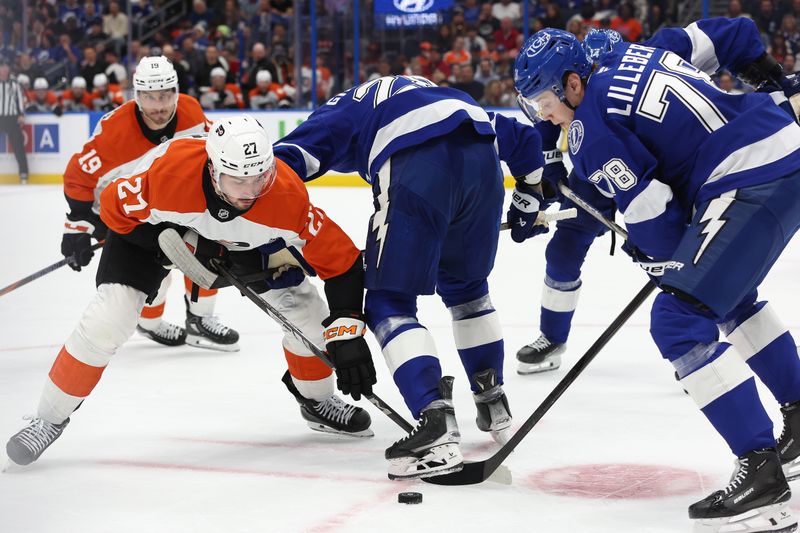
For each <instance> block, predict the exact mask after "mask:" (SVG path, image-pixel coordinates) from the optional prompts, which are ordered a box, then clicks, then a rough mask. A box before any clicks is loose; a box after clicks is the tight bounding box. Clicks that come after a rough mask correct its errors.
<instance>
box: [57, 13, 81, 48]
mask: <svg viewBox="0 0 800 533" xmlns="http://www.w3.org/2000/svg"><path fill="white" fill-rule="evenodd" d="M62 33H66V34H67V35H69V39H70V41H72V42H73V43H79V42H81V41H82V40H83V36H84V31H83V29H82V28H81V27H80V23H79V22H78V17H76V16H75V14H74V13H72V12H71V11H70V12H68V13H67V14H66V15H65V18H64V28H63V30H62Z"/></svg>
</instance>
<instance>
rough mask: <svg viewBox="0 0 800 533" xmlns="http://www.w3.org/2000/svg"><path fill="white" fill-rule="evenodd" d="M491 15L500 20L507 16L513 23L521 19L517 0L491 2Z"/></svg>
mask: <svg viewBox="0 0 800 533" xmlns="http://www.w3.org/2000/svg"><path fill="white" fill-rule="evenodd" d="M492 16H493V17H494V18H496V19H497V20H500V21H502V20H503V19H505V18H509V19H511V22H512V23H513V24H517V23H519V21H520V20H522V10H521V9H520V7H519V3H517V2H512V1H511V0H500V1H499V2H495V3H493V4H492Z"/></svg>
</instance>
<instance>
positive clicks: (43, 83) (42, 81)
mask: <svg viewBox="0 0 800 533" xmlns="http://www.w3.org/2000/svg"><path fill="white" fill-rule="evenodd" d="M49 88H50V84H49V83H47V79H46V78H36V79H35V80H33V89H34V90H46V89H49Z"/></svg>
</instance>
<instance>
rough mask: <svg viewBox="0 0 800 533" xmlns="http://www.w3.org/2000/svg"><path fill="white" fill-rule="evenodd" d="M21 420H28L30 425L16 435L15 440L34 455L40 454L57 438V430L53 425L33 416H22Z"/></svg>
mask: <svg viewBox="0 0 800 533" xmlns="http://www.w3.org/2000/svg"><path fill="white" fill-rule="evenodd" d="M22 419H23V420H30V421H31V423H30V424H28V427H26V428H25V429H23V430H22V431H20V432H19V433H18V434H17V440H18V441H19V442H21V443H22V444H24V445H25V447H26V448H28V449H29V450H30V451H31V452H32V453H33V454H34V455H38V454H39V453H41V452H42V450H44V449H45V448H46V447H47V445H48V444H50V443H51V442H53V441H54V440H55V439H56V438H58V434H59V428H58V427H57V426H56V425H55V424H51V423H50V422H47V421H46V420H43V419H41V418H36V417H34V416H33V415H28V416H24V417H22Z"/></svg>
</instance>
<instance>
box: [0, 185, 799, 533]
mask: <svg viewBox="0 0 800 533" xmlns="http://www.w3.org/2000/svg"><path fill="white" fill-rule="evenodd" d="M311 195H312V199H313V201H314V202H315V203H316V204H317V205H319V206H320V207H322V208H323V209H325V210H326V211H327V213H328V214H329V215H330V216H331V217H333V218H334V219H335V220H336V221H337V222H338V223H339V224H340V225H341V226H342V227H344V228H345V229H346V230H347V231H348V232H349V233H350V234H351V235H352V237H353V239H354V241H355V242H356V244H358V245H363V242H364V235H365V231H366V222H367V219H368V217H369V214H370V210H371V197H370V192H369V190H368V189H367V188H357V189H343V188H315V189H312V191H311ZM65 209H66V205H65V202H64V199H63V196H62V193H61V189H60V188H59V187H56V186H32V187H16V186H6V187H2V188H0V244H1V245H2V252H0V285H2V286H5V285H7V284H9V283H11V282H12V281H15V280H17V279H19V278H22V277H24V276H26V275H28V274H30V273H31V272H34V271H36V270H38V269H40V268H42V267H44V266H46V265H48V264H50V263H52V262H54V261H56V260H58V259H60V257H61V256H60V254H59V243H60V239H61V226H62V223H63V216H64V211H65ZM547 239H548V236H542V237H541V238H536V239H534V240H532V241H528V242H526V243H525V244H522V245H518V244H515V243H513V242H512V241H511V239H510V238H509V236H508V235H507V234H504V235H502V238H501V243H500V250H499V253H498V257H497V264H496V267H495V270H494V273H493V274H492V277H491V279H490V283H491V291H492V293H491V294H492V300H493V302H494V304H495V306H496V308H497V310H498V311H499V313H500V317H501V321H502V324H503V328H504V333H505V341H506V363H505V377H506V391H507V393H508V395H509V398H510V401H511V407H512V411H513V413H514V415H515V416H516V422H517V424H520V423H521V422H522V421H523V420H524V419H525V418H526V417H527V416H529V415H530V414H531V413H532V412H533V410H534V409H535V408H536V406H538V405H539V403H540V402H541V400H542V399H544V397H545V396H546V395H547V394H548V393H549V392H550V391H551V390H552V388H553V387H554V386H555V385H556V383H557V382H558V381H559V380H560V379H561V378H562V377H563V376H564V375H565V373H566V371H567V369H568V368H569V366H571V365H572V364H573V363H574V362H575V361H576V360H577V359H578V358H579V357H580V356H581V355H582V354H583V353H584V352H585V350H586V349H587V348H588V347H589V346H590V345H591V343H592V342H593V341H594V340H595V339H596V338H597V337H598V336H599V335H600V333H601V332H602V331H603V329H604V328H605V327H606V326H607V325H608V324H609V323H610V322H611V321H612V319H613V318H614V317H615V316H616V315H617V314H618V313H619V312H620V311H621V310H622V309H623V308H624V307H625V305H626V304H627V303H628V302H629V301H630V300H631V298H632V297H633V295H634V294H635V293H636V292H637V291H638V290H639V288H641V286H642V285H643V284H644V283H645V281H646V278H645V276H644V274H643V273H641V272H640V271H639V270H638V268H637V267H635V266H634V265H632V264H631V263H630V262H629V261H628V260H627V257H626V256H624V254H622V253H620V252H619V251H618V252H617V254H616V255H615V256H614V257H610V256H609V255H608V248H609V239H608V237H604V238H602V239H600V240H598V242H597V243H596V244H595V246H594V247H593V248H592V250H591V251H590V253H589V257H588V260H587V265H586V268H585V269H584V272H583V280H584V286H583V291H582V294H581V302H580V304H579V307H578V310H577V312H576V314H575V320H574V329H573V333H572V337H571V338H570V342H569V349H568V351H567V354H566V355H565V357H564V366H563V367H562V368H561V369H559V370H558V371H556V372H550V373H546V374H540V375H533V376H519V375H517V374H516V371H515V370H516V364H515V359H514V354H515V352H516V350H517V349H518V348H519V347H520V346H522V345H523V344H525V343H528V342H531V341H532V340H533V339H534V338H535V337H536V335H537V333H538V329H537V323H538V309H539V307H538V300H539V294H540V290H541V284H542V279H543V277H544V273H543V272H544V248H545V244H546V242H547ZM408 260H409V261H413V260H414V255H413V250H409V254H408ZM798 262H800V249H799V248H798V246H797V244H796V242H795V243H793V244H792V245H790V247H789V249H788V250H787V251H786V253H784V256H783V257H782V258H781V259H780V261H779V262H778V263H777V264H776V266H775V267H774V268H773V271H772V273H771V274H770V276H769V277H768V279H767V280H766V282H765V283H764V285H763V287H762V289H763V290H762V295H763V297H765V298H769V299H771V301H772V302H773V304H774V305H775V307H776V308H777V309H778V311H779V312H780V314H781V315H782V316H783V317H784V319H785V321H786V322H787V324H788V325H789V327H790V328H791V330H792V331H793V332H795V333H796V332H797V330H798V327H800V321H798V318H797V311H796V299H797V294H798V283H800V281H798V280H799V279H800V276H798V273H799V272H800V268H798ZM96 265H97V258H95V260H94V261H93V263H92V265H91V266H90V267H89V268H88V269H86V271H84V272H81V273H75V272H73V271H72V270H70V269H69V268H62V269H60V270H58V271H56V272H54V273H52V274H49V275H47V276H45V277H44V278H42V279H39V280H37V281H35V282H33V283H31V284H29V285H27V286H25V287H22V288H20V289H18V290H16V291H14V292H13V293H10V294H8V295H6V296H3V297H0V442H5V440H6V439H7V438H8V437H9V436H11V435H12V434H13V433H14V432H16V431H17V430H18V429H20V428H21V427H22V425H23V420H22V419H21V417H22V416H23V415H25V414H31V413H34V412H35V409H36V405H37V403H38V398H39V393H40V391H41V387H42V384H43V382H44V379H45V376H46V374H47V372H48V371H49V369H50V365H51V364H52V361H53V359H54V358H55V356H56V354H57V352H58V350H59V348H60V347H61V344H62V343H63V342H64V340H65V339H66V337H67V336H68V335H69V333H70V331H71V330H72V328H73V326H74V325H75V324H76V322H77V320H78V318H79V316H80V314H81V312H82V311H83V309H84V307H85V306H86V304H87V303H88V301H89V299H90V298H91V296H92V293H93V290H94V270H95V268H96ZM173 275H174V276H175V280H174V282H173V286H172V289H171V294H170V297H169V298H168V300H167V311H166V316H167V318H168V319H171V320H173V321H181V320H183V316H184V313H183V303H182V300H181V293H182V283H181V280H180V278H179V277H178V275H177V274H173ZM650 301H651V300H650ZM650 301H648V303H646V304H645V305H644V306H643V308H642V309H640V310H639V311H638V312H637V313H636V315H635V316H634V317H633V318H632V319H631V321H630V322H629V323H628V324H627V325H626V326H625V327H624V328H623V329H622V330H621V331H620V332H619V333H618V334H617V335H616V337H614V339H613V340H612V341H611V342H610V343H609V344H608V345H607V346H606V348H605V349H604V350H603V351H602V352H601V353H600V355H599V356H598V357H597V359H596V360H595V361H594V362H593V363H592V364H591V365H590V366H589V368H588V369H587V370H586V372H585V373H584V374H583V375H582V376H580V377H579V378H578V380H577V381H576V382H575V384H574V385H573V386H572V387H571V388H570V389H569V390H568V391H567V392H566V394H565V395H564V396H563V398H562V399H560V400H559V401H558V402H557V403H556V404H555V406H554V407H553V408H552V410H551V411H550V412H549V413H548V414H547V415H545V417H544V418H543V419H542V421H541V422H540V423H539V424H538V425H537V426H536V427H535V428H534V429H533V431H532V432H531V433H530V434H529V435H528V437H527V438H525V440H524V441H523V442H522V444H521V445H520V446H519V448H518V449H517V451H516V452H515V453H514V454H512V456H511V457H510V458H509V459H508V460H507V465H508V466H509V468H510V469H511V471H512V473H513V476H514V481H513V484H512V485H511V486H503V485H498V484H494V483H483V484H480V485H475V486H469V487H439V486H433V485H427V484H424V483H422V482H403V483H398V482H392V481H389V480H388V479H387V478H386V464H385V461H384V459H383V450H384V448H386V447H387V446H388V445H390V444H391V443H392V442H393V441H394V440H396V439H397V438H399V437H400V436H401V430H400V429H399V428H398V427H396V426H395V425H394V424H393V423H392V422H391V421H390V420H389V419H388V418H386V417H385V416H383V415H382V414H381V413H380V412H377V411H375V410H374V409H372V408H371V406H369V405H368V404H367V403H366V402H362V403H363V405H365V406H367V407H368V408H369V409H370V413H371V415H372V419H373V428H374V430H375V437H374V438H372V439H361V440H353V439H348V438H343V437H332V436H329V435H324V434H320V433H315V432H312V431H311V430H309V429H308V428H307V427H306V425H305V423H304V422H303V420H302V419H301V418H300V416H299V411H298V407H297V405H296V404H295V402H294V400H293V398H292V397H291V396H290V395H289V394H288V393H287V392H286V391H285V389H284V386H283V385H282V384H281V383H280V377H281V375H282V374H283V372H284V369H285V362H284V358H283V353H282V350H281V347H280V338H281V333H280V331H279V329H278V327H277V326H276V325H275V324H274V323H273V322H272V321H271V320H270V319H269V318H268V317H266V316H265V315H263V314H262V313H261V311H259V310H258V309H257V308H256V307H255V306H254V305H252V304H251V303H250V302H249V301H248V300H246V299H244V298H242V297H240V296H239V295H238V294H237V293H236V292H235V291H234V290H230V289H227V290H223V291H221V293H220V296H219V300H218V304H217V310H218V314H219V315H220V316H221V317H222V318H223V319H224V321H225V322H226V323H227V324H229V325H230V326H232V327H234V328H236V329H237V330H238V331H239V332H240V333H241V336H242V339H241V341H240V344H241V347H242V350H241V352H239V353H234V354H226V353H220V352H213V351H204V350H199V349H196V348H189V347H179V348H166V347H162V346H160V345H156V344H154V343H152V342H151V341H148V340H146V339H144V338H142V337H140V336H138V335H134V337H133V338H132V339H131V340H130V341H129V342H128V344H126V345H125V346H124V347H123V348H122V349H121V350H120V351H119V353H118V354H117V355H116V356H115V358H114V359H113V360H112V362H111V364H110V366H109V367H108V369H107V370H106V372H105V374H104V376H103V379H102V380H101V382H100V384H99V385H98V387H97V388H96V389H95V391H94V392H93V393H92V395H91V396H90V397H89V399H88V400H87V401H86V402H85V403H84V405H83V406H82V407H81V408H80V410H79V411H78V412H77V413H75V415H74V416H73V417H72V423H71V424H70V425H69V427H68V428H67V430H66V432H65V433H64V435H63V436H62V437H61V439H60V440H59V441H58V442H56V443H55V444H54V445H53V446H52V447H51V448H50V449H49V450H47V452H46V453H45V454H44V455H43V456H42V458H41V459H40V460H39V461H38V462H36V463H35V464H34V465H32V466H31V467H29V468H27V469H24V470H22V471H14V472H10V473H5V474H2V475H0V533H12V532H13V533H27V532H37V533H73V532H74V533H106V532H113V533H127V532H132V533H133V532H135V533H156V532H158V533H160V532H170V533H172V532H179V533H182V532H187V533H188V532H191V533H207V532H251V531H252V532H273V531H275V532H284V531H286V532H294V531H309V532H359V533H362V532H372V531H380V532H382V533H389V532H405V531H415V532H417V531H418V532H427V531H431V532H442V531H458V532H471V531H476V532H488V531H502V532H506V531H508V532H511V531H531V532H577V531H580V532H592V533H594V532H613V533H619V532H628V531H630V532H679V531H687V532H688V531H690V530H691V524H690V521H689V520H688V518H687V514H686V508H687V506H688V505H689V504H690V503H692V502H693V501H695V500H697V499H699V498H701V497H704V496H705V495H706V494H708V493H709V492H711V491H712V490H715V489H717V488H720V487H721V486H723V485H724V484H725V483H726V482H727V477H728V476H729V474H730V472H731V469H732V466H733V465H732V459H733V457H732V455H731V453H730V451H729V450H727V448H726V446H725V444H724V442H723V441H722V440H721V439H720V438H719V437H718V436H717V435H716V433H715V432H714V431H713V429H712V428H711V427H710V425H709V424H708V423H707V422H706V421H705V419H704V418H703V416H702V415H701V413H700V412H699V411H698V410H697V409H696V407H695V406H694V404H693V402H692V401H691V400H690V399H689V398H688V397H687V396H685V395H684V393H683V392H682V391H681V389H680V387H679V386H678V384H677V383H676V382H675V380H674V379H673V377H672V373H673V370H672V368H671V366H670V365H669V364H668V363H666V362H664V361H663V360H662V359H661V357H660V356H659V354H658V352H657V351H656V349H655V347H654V345H653V343H652V341H651V340H650V337H649V334H648V322H649V304H650ZM419 306H420V312H419V318H420V320H421V321H422V323H423V324H425V325H426V326H427V327H428V328H429V330H430V331H431V332H432V333H433V335H434V336H435V338H436V342H437V345H438V348H439V351H440V354H441V358H442V366H443V368H444V370H445V372H446V373H449V374H452V375H454V376H456V391H455V400H456V412H457V416H458V420H459V424H460V426H461V430H462V435H463V442H464V444H463V451H464V453H465V455H466V456H467V457H468V458H483V457H485V456H487V455H488V454H490V453H492V452H493V451H494V450H495V449H496V447H495V445H494V444H491V443H490V441H489V439H488V437H487V436H486V435H485V434H482V433H480V432H479V431H478V430H477V429H476V427H475V423H474V407H473V403H472V400H471V396H470V394H469V391H468V387H467V381H466V378H465V376H464V373H463V371H462V369H461V366H460V364H459V361H458V357H457V354H456V352H455V348H454V344H453V340H452V335H451V330H450V318H449V314H448V312H447V311H446V310H445V308H444V306H443V305H442V304H441V302H440V301H439V300H438V299H437V298H436V297H433V296H431V297H423V298H420V301H419ZM370 343H371V345H372V346H373V348H374V354H375V362H376V367H377V369H378V373H379V383H378V386H377V389H376V392H377V393H378V394H379V395H380V396H381V397H382V398H383V399H385V400H386V401H388V402H389V403H390V404H391V405H393V406H394V407H395V408H396V409H398V410H399V411H400V412H401V413H402V414H403V415H404V416H406V417H409V415H408V411H407V410H406V408H405V406H404V404H403V401H402V399H401V398H400V395H399V394H398V392H397V390H396V388H395V386H394V384H393V382H392V380H391V378H390V376H389V375H388V372H387V370H386V367H385V365H384V364H383V361H382V358H381V356H380V353H379V351H378V350H377V346H376V345H375V342H374V339H372V338H370ZM762 398H764V400H765V403H766V405H767V407H768V410H769V412H770V414H771V415H772V416H773V418H774V419H775V420H776V422H778V421H779V412H778V409H777V406H776V405H775V402H774V400H772V398H771V397H770V396H769V394H768V393H767V392H766V391H764V390H762ZM778 424H779V422H778ZM779 431H780V426H779V425H778V427H777V428H776V432H779ZM0 450H1V449H0ZM0 456H2V452H0ZM406 490H416V491H419V492H422V494H423V495H424V501H423V503H422V504H421V505H417V506H409V505H401V504H398V503H397V493H398V492H401V491H406ZM793 507H795V510H796V511H797V510H798V509H800V505H798V504H794V505H793Z"/></svg>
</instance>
